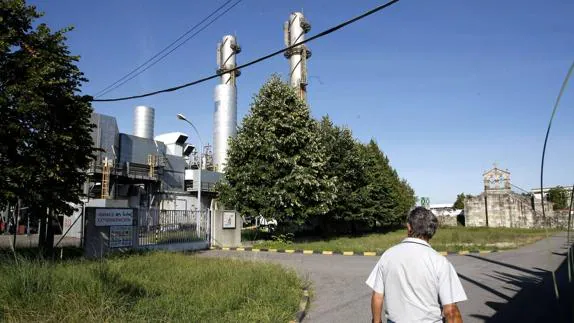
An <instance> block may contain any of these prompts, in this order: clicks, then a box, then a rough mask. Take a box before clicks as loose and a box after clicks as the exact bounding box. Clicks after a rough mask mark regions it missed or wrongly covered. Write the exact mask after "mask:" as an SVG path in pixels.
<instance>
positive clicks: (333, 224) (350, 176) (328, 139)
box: [318, 117, 372, 233]
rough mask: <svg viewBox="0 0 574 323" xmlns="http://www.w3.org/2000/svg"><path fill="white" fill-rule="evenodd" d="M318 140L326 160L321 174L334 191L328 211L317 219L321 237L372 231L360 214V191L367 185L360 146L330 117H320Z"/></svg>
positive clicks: (368, 223) (369, 223) (349, 133)
mask: <svg viewBox="0 0 574 323" xmlns="http://www.w3.org/2000/svg"><path fill="white" fill-rule="evenodd" d="M318 136H319V138H320V139H321V146H322V148H323V149H324V150H325V156H326V160H327V162H326V167H325V172H324V174H325V175H326V176H327V177H328V178H330V179H331V180H332V182H333V184H334V187H335V199H334V201H333V203H332V205H331V207H330V209H329V211H328V212H326V213H324V214H321V215H320V216H319V217H318V224H319V227H320V228H321V231H322V233H329V232H333V231H350V232H356V231H357V230H360V229H361V228H368V227H372V221H370V219H369V218H367V217H364V215H363V213H362V207H363V200H364V198H363V196H362V191H361V189H362V188H363V187H365V186H366V185H367V184H368V182H367V173H366V169H365V166H366V163H365V160H364V159H363V158H362V156H361V148H360V147H361V145H360V144H359V143H358V142H357V141H356V140H355V139H354V138H353V134H352V133H351V130H349V129H347V128H345V127H339V126H336V125H334V124H333V122H331V120H330V119H329V117H323V119H322V120H321V122H320V123H319V133H318Z"/></svg>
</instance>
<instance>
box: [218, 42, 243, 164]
mask: <svg viewBox="0 0 574 323" xmlns="http://www.w3.org/2000/svg"><path fill="white" fill-rule="evenodd" d="M240 52H241V47H240V46H239V44H237V40H236V39H235V37H234V36H231V35H227V36H224V37H223V40H222V41H221V42H220V43H219V44H218V45H217V73H218V74H219V75H220V84H218V85H217V86H216V87H215V92H214V101H215V111H214V113H213V164H214V165H215V170H216V171H218V172H223V171H224V169H225V165H226V161H227V150H228V149H229V145H228V141H229V138H230V137H232V138H233V137H235V135H236V133H237V87H236V78H237V77H238V76H239V75H240V74H241V73H240V72H239V71H238V70H237V71H232V72H229V71H230V70H233V69H234V68H236V67H237V61H236V56H237V54H239V53H240Z"/></svg>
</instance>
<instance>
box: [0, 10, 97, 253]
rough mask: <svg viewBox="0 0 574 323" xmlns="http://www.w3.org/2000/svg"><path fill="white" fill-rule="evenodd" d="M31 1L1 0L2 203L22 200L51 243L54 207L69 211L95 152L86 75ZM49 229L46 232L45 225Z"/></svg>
mask: <svg viewBox="0 0 574 323" xmlns="http://www.w3.org/2000/svg"><path fill="white" fill-rule="evenodd" d="M40 17H41V14H40V13H38V12H37V11H36V9H35V7H33V6H27V5H26V4H25V2H24V1H22V0H1V1H0V36H1V37H0V120H2V127H0V142H2V145H1V146H0V162H1V163H2V167H0V206H2V207H5V206H6V205H8V204H11V205H14V204H16V201H18V200H19V201H20V202H21V204H22V205H25V206H27V207H29V208H32V209H34V210H35V213H36V215H37V216H39V218H40V220H41V228H40V229H41V232H42V234H41V235H40V236H41V237H42V239H41V241H40V245H41V246H42V245H43V246H44V247H45V248H46V249H47V250H48V251H50V250H51V249H52V245H53V240H54V239H53V233H54V232H53V231H52V225H46V215H48V214H49V216H50V217H49V218H50V222H49V223H50V224H51V220H52V219H53V218H54V217H55V216H56V215H60V214H62V215H71V213H72V212H73V210H74V209H73V207H72V206H71V204H72V203H80V196H81V195H82V185H83V184H84V182H85V180H86V177H87V175H86V173H85V172H84V170H85V169H87V167H88V165H89V162H90V160H91V159H92V155H93V152H94V150H93V148H92V146H93V143H92V139H91V135H90V131H91V128H92V125H91V124H90V114H91V112H92V109H91V106H90V97H87V96H80V95H79V94H78V92H79V91H80V87H81V84H82V83H83V82H85V81H86V79H85V78H84V77H83V74H82V73H81V72H80V70H79V69H78V67H77V66H76V62H77V61H78V57H77V56H71V55H70V51H69V50H68V47H67V46H66V44H65V41H66V37H65V33H66V32H67V31H69V30H71V29H70V28H68V29H64V30H60V31H57V32H52V31H51V30H50V29H49V28H48V26H46V25H45V24H43V23H40V24H36V23H35V20H36V19H38V18H40ZM44 232H45V233H46V234H45V235H44V234H43V233H44Z"/></svg>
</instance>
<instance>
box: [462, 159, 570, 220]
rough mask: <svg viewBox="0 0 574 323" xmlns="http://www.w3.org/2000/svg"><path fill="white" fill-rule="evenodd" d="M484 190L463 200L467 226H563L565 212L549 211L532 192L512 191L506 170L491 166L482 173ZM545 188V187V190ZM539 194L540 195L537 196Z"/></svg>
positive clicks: (545, 204)
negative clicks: (526, 193)
mask: <svg viewBox="0 0 574 323" xmlns="http://www.w3.org/2000/svg"><path fill="white" fill-rule="evenodd" d="M482 178H483V183H484V192H482V193H481V194H480V195H477V196H472V197H466V198H465V200H464V217H465V225H466V226H469V227H485V226H486V227H507V228H540V227H565V226H566V223H567V222H568V214H566V213H561V212H555V211H553V210H552V206H553V204H552V203H551V202H547V203H544V212H543V210H542V203H541V202H542V201H541V199H540V198H535V197H534V196H533V195H530V196H528V195H526V196H525V195H523V194H518V193H515V192H513V191H512V189H511V186H512V185H511V183H510V172H509V171H508V170H502V169H499V168H498V167H497V166H496V165H495V166H494V168H492V169H490V170H489V171H487V172H485V173H484V174H483V175H482ZM545 191H546V190H545ZM539 196H540V195H539Z"/></svg>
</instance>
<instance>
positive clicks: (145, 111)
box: [133, 105, 155, 139]
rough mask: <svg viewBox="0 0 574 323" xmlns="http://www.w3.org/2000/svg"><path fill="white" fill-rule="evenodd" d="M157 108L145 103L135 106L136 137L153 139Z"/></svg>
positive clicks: (134, 131)
mask: <svg viewBox="0 0 574 323" xmlns="http://www.w3.org/2000/svg"><path fill="white" fill-rule="evenodd" d="M154 120H155V110H154V109H153V108H151V107H147V106H145V105H140V106H137V107H135V108H134V129H133V134H134V136H136V137H141V138H147V139H153V128H154Z"/></svg>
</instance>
